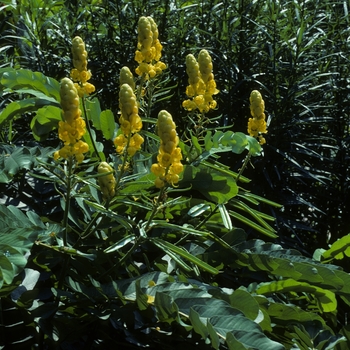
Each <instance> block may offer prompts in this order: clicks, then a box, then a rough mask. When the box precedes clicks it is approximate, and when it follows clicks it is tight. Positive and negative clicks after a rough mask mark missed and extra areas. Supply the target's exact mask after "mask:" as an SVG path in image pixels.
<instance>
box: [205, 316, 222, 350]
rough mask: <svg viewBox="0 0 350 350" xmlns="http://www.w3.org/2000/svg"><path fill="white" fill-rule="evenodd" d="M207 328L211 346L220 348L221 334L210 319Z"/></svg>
mask: <svg viewBox="0 0 350 350" xmlns="http://www.w3.org/2000/svg"><path fill="white" fill-rule="evenodd" d="M207 328H208V332H209V335H210V340H211V346H212V347H213V348H214V349H216V350H217V349H219V347H220V339H219V336H218V334H217V333H216V329H215V328H214V327H213V326H212V324H211V323H210V322H209V320H207Z"/></svg>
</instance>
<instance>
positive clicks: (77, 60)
mask: <svg viewBox="0 0 350 350" xmlns="http://www.w3.org/2000/svg"><path fill="white" fill-rule="evenodd" d="M72 54H73V66H74V68H73V69H72V71H71V73H70V75H71V78H72V79H73V81H75V82H76V83H75V87H76V89H77V91H78V94H79V96H80V97H83V96H84V95H85V94H86V95H90V94H91V93H93V92H94V91H95V86H94V85H92V84H90V83H88V82H87V81H88V80H89V79H90V78H91V72H90V71H89V70H87V52H86V50H85V44H84V41H83V39H82V38H81V37H79V36H76V37H75V38H74V39H73V41H72Z"/></svg>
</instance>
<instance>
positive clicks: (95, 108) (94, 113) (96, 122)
mask: <svg viewBox="0 0 350 350" xmlns="http://www.w3.org/2000/svg"><path fill="white" fill-rule="evenodd" d="M85 106H86V112H87V114H88V116H89V119H91V120H92V124H93V126H94V128H95V129H96V130H101V118H100V115H101V106H100V101H99V100H98V98H97V97H94V98H93V99H91V100H90V99H88V98H87V99H85Z"/></svg>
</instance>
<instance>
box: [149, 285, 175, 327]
mask: <svg viewBox="0 0 350 350" xmlns="http://www.w3.org/2000/svg"><path fill="white" fill-rule="evenodd" d="M154 306H155V308H156V311H157V318H158V319H159V321H160V322H168V323H172V322H173V321H175V320H177V319H178V318H179V310H178V307H177V306H176V304H175V303H174V299H173V298H172V297H171V296H170V295H167V294H166V293H164V292H156V295H155V299H154Z"/></svg>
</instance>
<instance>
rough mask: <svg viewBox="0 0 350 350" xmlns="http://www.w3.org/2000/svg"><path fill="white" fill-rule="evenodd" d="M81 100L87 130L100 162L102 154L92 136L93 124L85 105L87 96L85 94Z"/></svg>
mask: <svg viewBox="0 0 350 350" xmlns="http://www.w3.org/2000/svg"><path fill="white" fill-rule="evenodd" d="M81 102H82V106H83V111H84V116H85V121H86V128H87V131H88V133H89V135H90V139H91V143H92V147H93V148H94V151H95V153H96V156H97V157H98V158H99V160H100V162H101V161H102V159H101V157H100V154H99V152H98V150H97V147H96V143H95V140H94V138H93V136H92V131H91V126H90V119H89V116H88V114H87V111H86V106H85V98H84V96H83V97H82V98H81Z"/></svg>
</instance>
